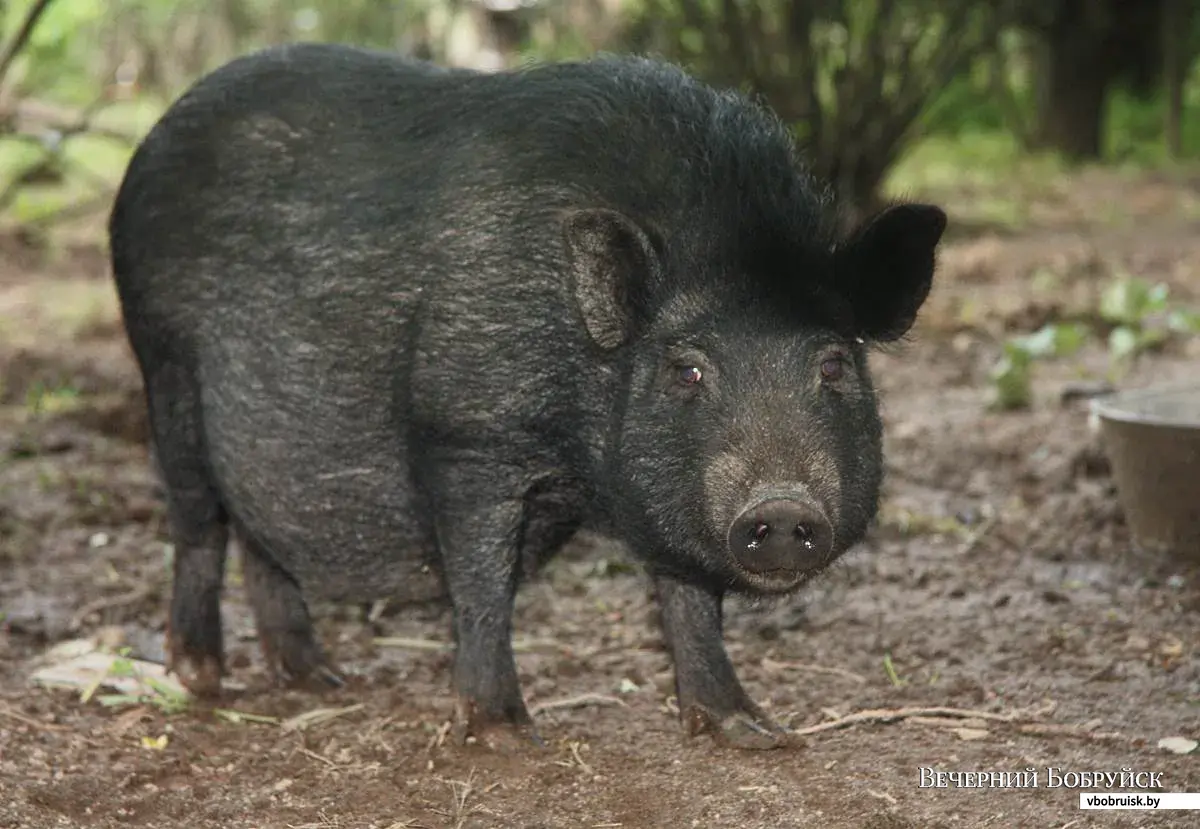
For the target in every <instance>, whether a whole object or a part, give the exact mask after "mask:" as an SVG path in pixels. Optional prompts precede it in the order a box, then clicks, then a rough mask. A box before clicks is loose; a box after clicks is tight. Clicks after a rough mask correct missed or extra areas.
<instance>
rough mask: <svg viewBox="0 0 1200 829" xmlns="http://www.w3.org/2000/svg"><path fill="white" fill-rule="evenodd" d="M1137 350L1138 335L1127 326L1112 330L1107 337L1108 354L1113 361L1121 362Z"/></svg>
mask: <svg viewBox="0 0 1200 829" xmlns="http://www.w3.org/2000/svg"><path fill="white" fill-rule="evenodd" d="M1137 349H1138V335H1137V334H1136V333H1135V332H1134V330H1133V329H1132V328H1130V327H1128V326H1125V325H1122V326H1118V327H1117V328H1114V329H1113V330H1112V333H1110V334H1109V335H1108V352H1109V354H1111V355H1112V357H1113V359H1116V360H1123V359H1125V358H1126V357H1129V356H1132V355H1133V354H1134V353H1136V352H1137Z"/></svg>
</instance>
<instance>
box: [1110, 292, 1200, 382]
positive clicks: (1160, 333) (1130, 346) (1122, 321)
mask: <svg viewBox="0 0 1200 829" xmlns="http://www.w3.org/2000/svg"><path fill="white" fill-rule="evenodd" d="M1169 298H1170V288H1168V287H1167V286H1166V285H1165V284H1163V283H1161V282H1160V283H1157V284H1153V285H1152V284H1150V283H1149V282H1147V281H1146V280H1144V279H1138V278H1136V277H1127V278H1122V279H1116V280H1114V281H1113V282H1111V283H1110V284H1109V285H1108V287H1106V288H1105V290H1104V293H1103V294H1102V295H1101V297H1100V308H1099V312H1100V318H1101V319H1102V320H1104V322H1106V323H1109V324H1110V325H1112V326H1113V328H1112V330H1111V331H1109V334H1108V351H1109V355H1110V356H1111V357H1112V358H1113V360H1114V361H1115V362H1117V363H1124V362H1127V361H1128V360H1130V359H1132V358H1133V357H1136V356H1137V355H1138V354H1141V353H1142V352H1144V351H1148V350H1151V349H1154V348H1157V347H1159V346H1161V345H1162V344H1163V343H1165V342H1166V341H1167V340H1168V339H1169V338H1170V337H1171V335H1172V334H1195V333H1200V314H1198V313H1195V312H1192V311H1187V310H1182V309H1178V308H1176V309H1171V308H1170V307H1169V306H1168V300H1169Z"/></svg>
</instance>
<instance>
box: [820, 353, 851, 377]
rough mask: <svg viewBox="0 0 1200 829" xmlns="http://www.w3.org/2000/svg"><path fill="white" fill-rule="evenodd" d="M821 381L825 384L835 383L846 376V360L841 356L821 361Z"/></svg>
mask: <svg viewBox="0 0 1200 829" xmlns="http://www.w3.org/2000/svg"><path fill="white" fill-rule="evenodd" d="M820 371H821V379H822V380H824V381H825V382H827V383H836V382H837V381H838V380H841V379H842V378H843V377H845V376H846V358H845V357H842V356H841V355H834V356H832V357H826V358H825V359H824V360H822V361H821V368H820Z"/></svg>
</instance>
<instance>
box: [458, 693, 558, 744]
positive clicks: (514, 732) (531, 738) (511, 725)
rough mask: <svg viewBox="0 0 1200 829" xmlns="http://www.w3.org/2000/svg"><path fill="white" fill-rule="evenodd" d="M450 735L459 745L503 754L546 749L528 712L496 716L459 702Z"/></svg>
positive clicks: (471, 704)
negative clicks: (482, 748)
mask: <svg viewBox="0 0 1200 829" xmlns="http://www.w3.org/2000/svg"><path fill="white" fill-rule="evenodd" d="M451 733H452V735H453V738H454V741H455V742H456V743H458V745H460V746H461V745H471V744H474V745H480V746H483V747H485V748H488V749H491V750H492V751H498V752H501V753H505V754H508V753H514V752H520V751H524V750H527V749H529V748H531V747H532V748H545V747H546V742H545V740H543V739H542V738H541V735H539V734H538V732H537V728H536V727H534V724H533V719H532V718H531V717H530V716H529V714H528V713H526V712H524V711H522V712H521V713H519V714H516V715H514V716H513V717H511V718H507V717H497V716H494V715H489V714H487V713H485V712H483V711H481V710H480V709H479V707H478V706H476V705H474V704H473V703H471V702H463V701H460V702H459V704H458V706H457V710H456V712H455V724H454V727H453V728H452V730H451Z"/></svg>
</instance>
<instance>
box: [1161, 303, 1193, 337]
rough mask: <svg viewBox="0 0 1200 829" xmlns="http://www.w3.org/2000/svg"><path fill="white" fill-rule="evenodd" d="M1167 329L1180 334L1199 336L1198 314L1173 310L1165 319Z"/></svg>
mask: <svg viewBox="0 0 1200 829" xmlns="http://www.w3.org/2000/svg"><path fill="white" fill-rule="evenodd" d="M1167 328H1169V329H1170V330H1172V331H1176V332H1178V333H1180V334H1200V313H1197V312H1195V311H1183V310H1178V309H1177V310H1174V311H1172V312H1171V313H1170V315H1169V316H1168V317H1167Z"/></svg>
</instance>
